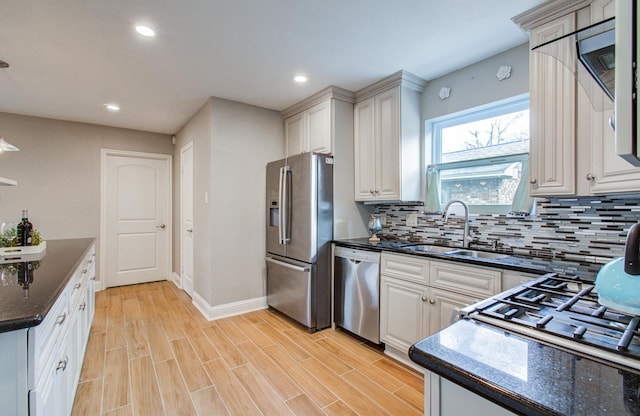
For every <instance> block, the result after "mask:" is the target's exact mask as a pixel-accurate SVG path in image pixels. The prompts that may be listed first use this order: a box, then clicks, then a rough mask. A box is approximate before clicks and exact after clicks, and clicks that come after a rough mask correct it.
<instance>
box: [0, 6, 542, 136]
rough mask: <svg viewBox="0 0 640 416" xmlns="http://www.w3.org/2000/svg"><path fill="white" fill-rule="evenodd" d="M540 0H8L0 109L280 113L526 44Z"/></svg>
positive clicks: (132, 123) (101, 120)
mask: <svg viewBox="0 0 640 416" xmlns="http://www.w3.org/2000/svg"><path fill="white" fill-rule="evenodd" d="M541 2H542V0H518V1H513V0H482V1H478V0H444V1H443V0H315V1H314V0H184V1H180V0H56V1H52V0H2V2H1V5H0V60H4V61H6V62H8V63H9V64H10V65H11V66H10V67H9V68H8V69H0V112H7V113H16V114H24V115H32V116H40V117H48V118H55V119H62V120H72V121H80V122H87V123H95V124H101V125H108V126H117V127H126V128H131V129H137V130H145V131H152V132H160V133H166V134H173V133H175V132H176V131H177V130H178V129H179V128H180V127H181V126H182V125H183V124H184V123H185V122H186V121H187V120H188V119H189V118H190V117H191V115H193V113H194V112H195V111H196V110H197V109H198V108H200V106H201V105H202V104H203V103H204V101H205V100H206V98H207V97H209V96H216V97H221V98H227V99H230V100H235V101H240V102H244V103H248V104H253V105H257V106H261V107H266V108H270V109H275V110H282V109H284V108H286V107H288V106H290V105H292V104H295V103H296V102H298V101H300V100H301V99H303V98H305V97H307V96H309V95H311V94H313V93H315V92H317V91H319V90H321V89H323V88H325V87H327V86H329V85H335V86H338V87H342V88H346V89H348V90H352V91H356V90H358V89H360V88H362V87H364V86H366V85H368V84H370V83H372V82H375V81H377V80H379V79H382V78H384V77H386V76H388V75H390V74H392V73H394V72H396V71H398V70H400V69H404V70H407V71H409V72H412V73H414V74H416V75H419V76H421V77H423V78H424V79H427V80H429V79H433V78H436V77H438V76H441V75H444V74H446V73H449V72H451V71H454V70H456V69H459V68H462V67H464V66H467V65H469V64H471V63H474V62H477V61H480V60H482V59H484V58H487V57H489V56H492V55H495V54H496V53H500V52H502V51H504V50H507V49H509V48H511V47H513V46H516V45H519V44H521V43H523V42H525V41H527V39H528V38H527V35H526V34H525V33H524V32H522V31H521V30H520V29H519V28H518V27H517V26H516V25H515V24H514V23H513V22H511V20H510V19H511V17H512V16H515V15H516V14H519V13H521V12H523V11H525V10H527V9H529V8H531V7H533V6H535V5H537V4H539V3H541ZM141 22H143V23H147V24H149V25H150V26H152V27H153V28H155V30H156V33H157V36H156V37H155V38H143V37H142V36H140V35H138V34H137V33H135V32H134V30H133V27H134V25H135V24H139V23H141ZM296 73H304V74H306V75H307V76H308V77H309V82H308V83H307V84H305V85H297V84H295V83H294V82H293V81H292V77H293V75H294V74H296ZM107 102H116V103H118V104H119V105H120V106H121V108H122V110H121V111H120V112H119V113H116V114H114V113H109V112H107V111H106V110H105V109H104V107H103V104H104V103H107ZM1 128H2V126H0V129H1ZM0 133H1V131H0Z"/></svg>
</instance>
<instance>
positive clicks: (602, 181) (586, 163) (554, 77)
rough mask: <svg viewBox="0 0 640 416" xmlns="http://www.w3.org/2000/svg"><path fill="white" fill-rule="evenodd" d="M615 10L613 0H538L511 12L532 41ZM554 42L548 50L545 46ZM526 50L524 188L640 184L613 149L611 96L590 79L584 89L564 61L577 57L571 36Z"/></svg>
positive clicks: (560, 190)
mask: <svg viewBox="0 0 640 416" xmlns="http://www.w3.org/2000/svg"><path fill="white" fill-rule="evenodd" d="M614 15H615V1H614V0H582V1H575V0H558V1H555V2H545V3H543V4H541V5H540V6H539V7H536V8H533V9H531V10H529V11H527V12H525V13H522V14H521V15H518V16H516V17H514V18H513V20H514V22H515V23H516V24H518V25H519V26H520V27H521V28H523V29H524V30H527V31H529V32H530V35H531V36H530V45H531V48H534V47H535V46H538V45H540V44H542V43H545V42H548V41H551V40H554V39H557V38H559V37H561V36H562V35H565V34H568V33H571V32H573V31H575V30H578V29H581V28H584V27H587V26H589V25H591V24H595V23H599V22H602V21H603V20H605V19H607V18H610V17H613V16H614ZM550 50H553V55H554V56H552V55H551V54H549V53H548V51H550ZM546 51H547V52H540V51H531V53H530V109H531V115H530V117H531V150H530V160H531V163H530V169H531V172H530V178H531V179H530V185H531V187H530V193H531V195H533V196H569V195H578V196H580V195H606V194H609V193H615V192H638V191H640V168H637V167H634V166H633V165H631V164H630V163H628V162H627V161H625V160H624V159H622V158H621V157H619V156H617V155H616V154H615V147H614V133H613V130H612V129H611V128H610V127H609V119H610V117H611V116H612V114H613V104H612V103H611V101H610V100H609V99H608V98H606V97H605V96H604V94H602V93H600V91H599V90H598V87H597V86H596V85H595V81H593V83H592V81H591V80H589V79H588V80H587V82H586V85H588V86H589V89H592V91H594V92H595V94H591V95H592V98H591V99H590V97H589V95H587V93H586V92H585V90H584V87H583V86H582V85H581V84H580V83H579V82H578V81H577V80H576V76H575V75H574V74H573V72H572V71H571V70H570V69H568V68H567V66H566V65H565V64H563V63H562V62H561V61H560V60H558V59H557V57H561V60H562V61H563V62H572V65H581V64H580V63H579V62H577V52H576V48H575V42H571V41H567V42H555V43H554V44H552V46H551V47H550V48H546Z"/></svg>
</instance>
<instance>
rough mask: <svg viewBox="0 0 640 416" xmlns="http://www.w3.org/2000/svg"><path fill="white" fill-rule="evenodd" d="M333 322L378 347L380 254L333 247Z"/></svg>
mask: <svg viewBox="0 0 640 416" xmlns="http://www.w3.org/2000/svg"><path fill="white" fill-rule="evenodd" d="M333 256H334V294H335V296H334V308H335V312H334V318H335V323H336V325H338V326H340V327H342V328H344V329H346V330H348V331H350V332H353V333H354V334H356V335H358V336H360V337H362V338H364V339H366V340H369V341H371V342H373V343H376V344H379V343H380V253H379V252H373V251H364V250H356V249H353V248H346V247H336V248H335V249H334V252H333Z"/></svg>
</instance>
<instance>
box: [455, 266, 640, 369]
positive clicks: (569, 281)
mask: <svg viewBox="0 0 640 416" xmlns="http://www.w3.org/2000/svg"><path fill="white" fill-rule="evenodd" d="M460 315H461V316H462V317H465V318H468V319H474V320H477V321H481V322H484V323H488V324H491V325H493V326H497V327H500V328H504V329H508V330H510V331H512V332H516V333H519V334H522V335H525V336H529V337H532V338H534V339H537V340H540V341H542V342H545V343H547V344H550V345H553V346H557V347H560V348H564V349H566V350H569V351H572V352H577V353H582V354H585V355H587V356H589V357H591V358H593V357H596V358H599V359H602V360H605V361H609V362H613V363H616V364H620V365H623V366H628V367H632V368H635V369H638V370H640V332H638V325H639V324H640V317H638V316H633V315H630V314H627V313H624V312H620V311H616V310H614V309H611V308H607V307H605V306H602V305H600V304H599V303H598V295H597V293H596V291H595V288H594V285H593V284H592V283H589V282H584V281H581V280H579V279H577V278H570V277H559V276H558V275H557V274H555V273H550V274H546V275H544V276H541V277H539V278H537V279H534V280H531V281H529V282H527V283H524V284H522V285H519V286H517V287H515V288H513V289H510V290H507V291H505V292H502V293H500V294H498V295H496V296H493V297H491V298H489V299H487V300H484V301H481V302H479V303H476V304H474V305H471V306H468V307H466V308H464V309H463V310H462V311H461V314H460Z"/></svg>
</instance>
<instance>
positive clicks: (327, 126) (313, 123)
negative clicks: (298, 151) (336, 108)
mask: <svg viewBox="0 0 640 416" xmlns="http://www.w3.org/2000/svg"><path fill="white" fill-rule="evenodd" d="M304 113H305V119H306V122H305V124H306V137H307V140H306V141H307V144H306V146H305V149H304V151H309V152H320V153H329V154H330V153H332V149H333V146H332V145H331V100H330V99H329V100H326V101H324V102H322V103H320V104H317V105H315V106H313V107H311V108H310V109H308V110H307V111H305V112H304Z"/></svg>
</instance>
